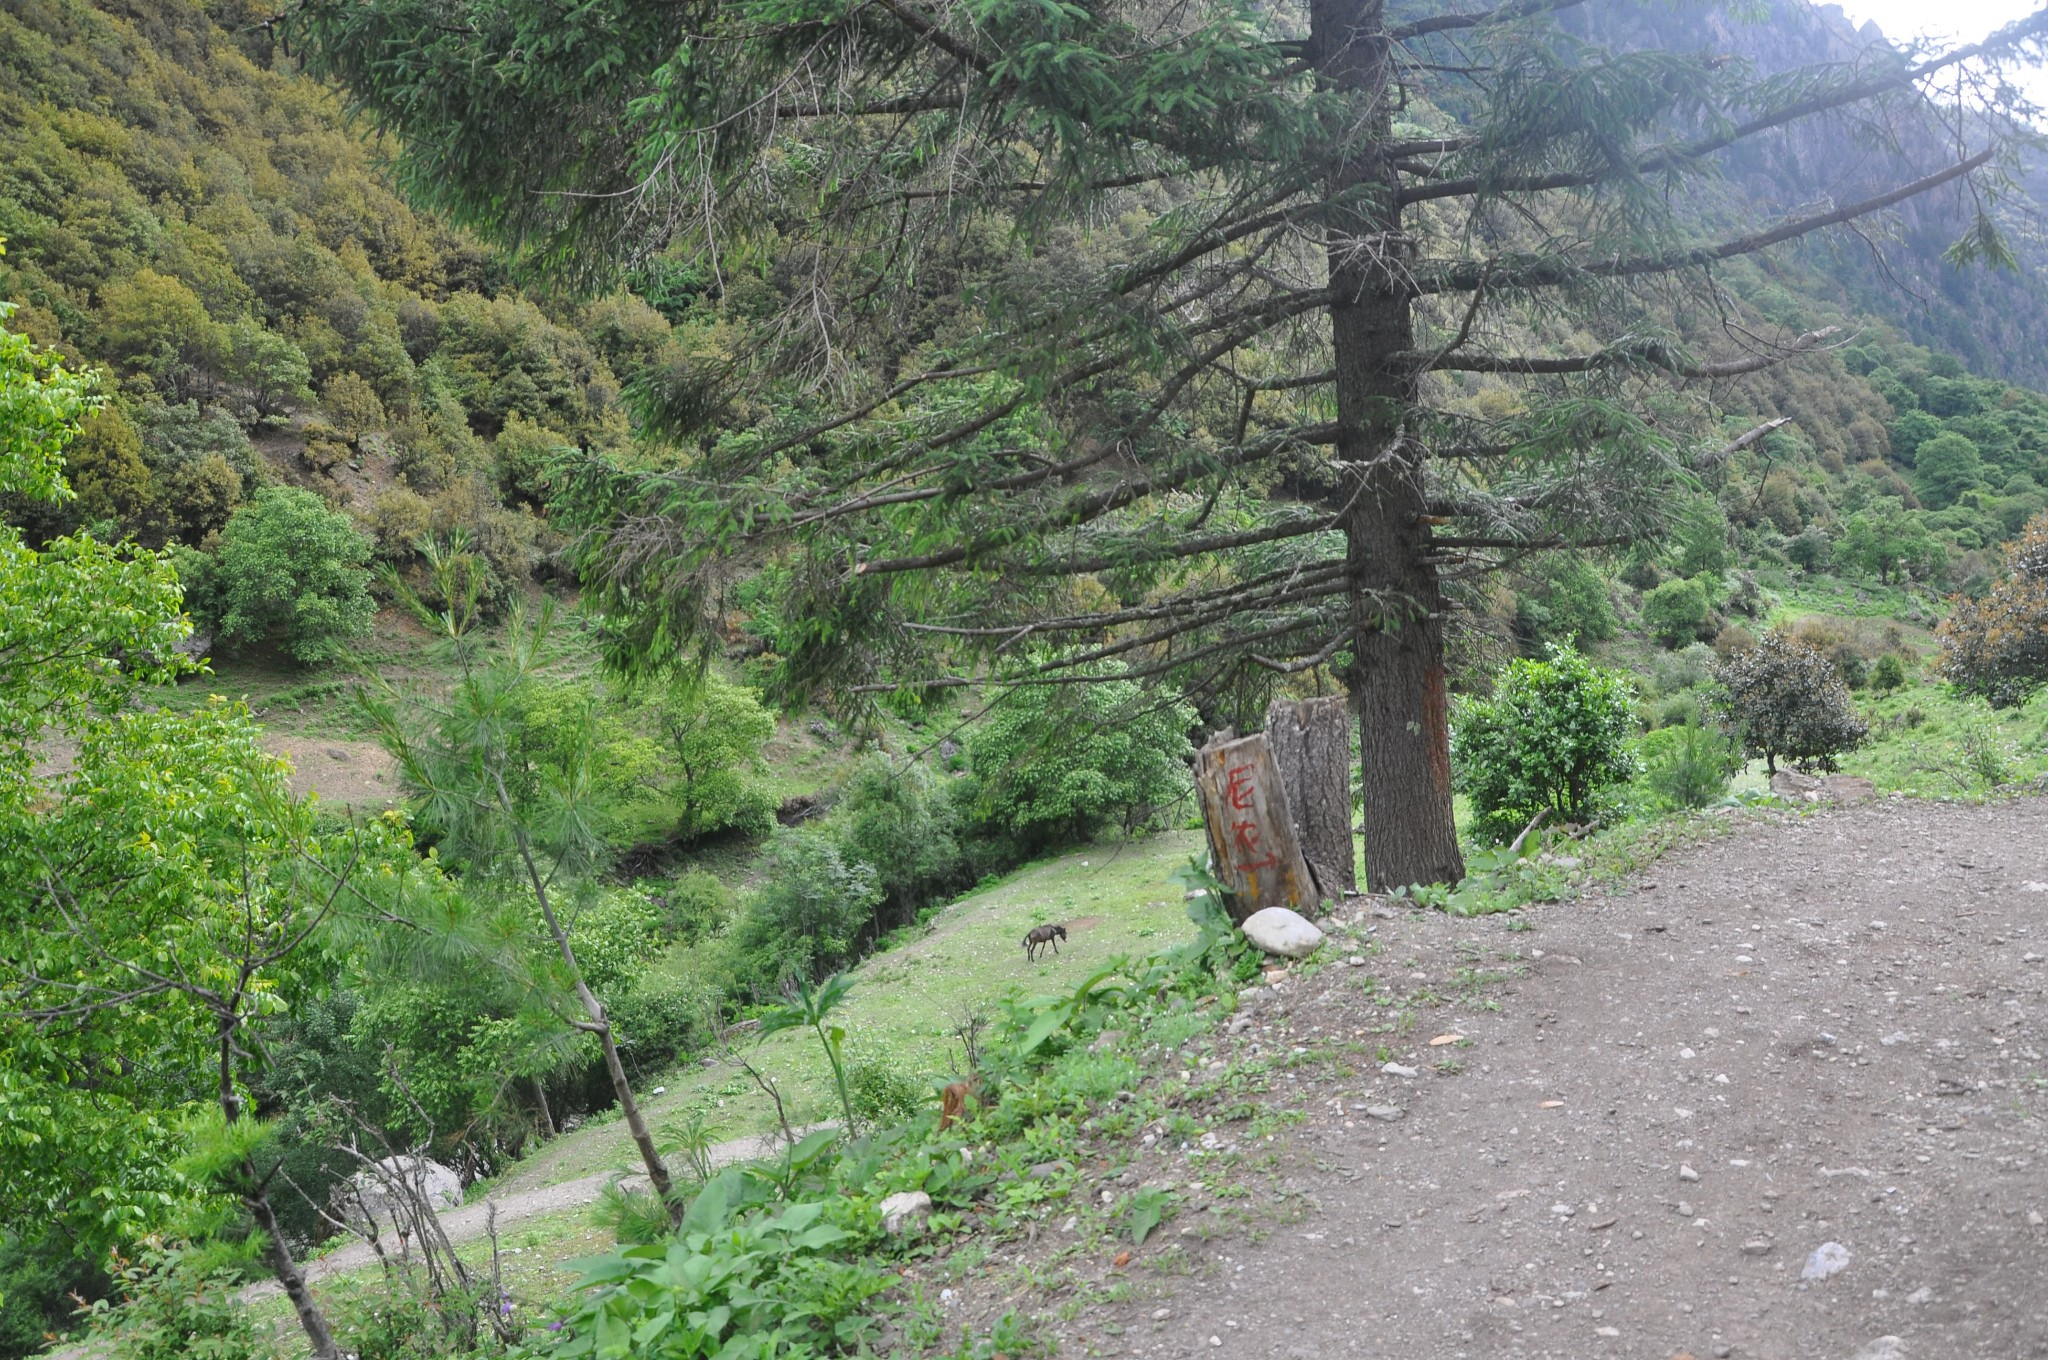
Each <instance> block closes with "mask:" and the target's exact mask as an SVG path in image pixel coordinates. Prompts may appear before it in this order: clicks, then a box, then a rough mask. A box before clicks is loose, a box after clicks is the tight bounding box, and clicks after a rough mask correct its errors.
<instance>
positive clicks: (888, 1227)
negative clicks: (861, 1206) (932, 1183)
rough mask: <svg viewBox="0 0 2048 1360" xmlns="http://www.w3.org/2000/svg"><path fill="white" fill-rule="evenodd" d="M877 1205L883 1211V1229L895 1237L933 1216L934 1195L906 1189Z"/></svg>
mask: <svg viewBox="0 0 2048 1360" xmlns="http://www.w3.org/2000/svg"><path fill="white" fill-rule="evenodd" d="M876 1207H877V1208H878V1209H880V1210H881V1211H882V1231H883V1232H885V1233H888V1234H889V1235H890V1236H891V1237H895V1236H899V1235H901V1234H903V1233H906V1232H908V1231H910V1229H911V1228H912V1227H913V1226H915V1225H916V1224H918V1223H921V1222H923V1221H924V1220H925V1219H927V1218H929V1217H930V1216H931V1212H932V1197H931V1196H930V1195H927V1194H926V1193H925V1192H924V1191H922V1190H905V1191H903V1192H902V1193H901V1194H896V1195H891V1196H889V1198H887V1199H885V1200H883V1201H882V1202H881V1203H880V1204H879V1205H877V1206H876Z"/></svg>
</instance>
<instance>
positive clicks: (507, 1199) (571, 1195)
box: [242, 1137, 782, 1300]
mask: <svg viewBox="0 0 2048 1360" xmlns="http://www.w3.org/2000/svg"><path fill="white" fill-rule="evenodd" d="M781 1146H782V1145H781V1143H780V1141H779V1140H778V1139H775V1138H772V1137H770V1138H735V1139H732V1140H731V1141H730V1142H725V1143H714V1144H713V1145H712V1146H711V1149H710V1157H711V1165H712V1166H714V1167H719V1166H731V1165H732V1164H734V1163H735V1162H747V1161H753V1160H755V1159H756V1158H760V1157H769V1156H773V1155H775V1153H776V1150H777V1149H778V1148H779V1147H781ZM614 1182H618V1183H620V1184H622V1185H623V1186H624V1187H625V1188H626V1189H628V1190H633V1189H645V1188H646V1186H647V1178H646V1176H644V1175H640V1174H628V1173H626V1172H624V1171H619V1170H612V1171H601V1172H598V1173H597V1174H596V1175H591V1176H584V1177H582V1178H581V1179H578V1180H573V1181H563V1182H562V1183H561V1184H559V1185H548V1186H543V1187H541V1188H540V1189H538V1190H525V1191H520V1192H519V1193H516V1194H510V1195H487V1196H485V1197H484V1198H483V1199H479V1200H477V1201H475V1202H474V1203H470V1204H464V1205H463V1206H462V1207H460V1208H458V1209H450V1210H448V1211H447V1212H446V1213H444V1214H442V1215H441V1227H442V1229H443V1230H444V1231H446V1232H447V1234H448V1240H449V1241H451V1242H454V1243H456V1244H458V1245H460V1244H461V1243H464V1242H471V1241H475V1240H476V1239H477V1238H479V1237H482V1236H483V1235H484V1234H485V1233H486V1232H487V1231H489V1223H490V1214H491V1206H492V1205H493V1204H495V1205H496V1206H497V1211H498V1231H499V1232H500V1233H504V1232H506V1231H507V1230H509V1229H511V1228H512V1227H514V1226H515V1225H517V1224H520V1223H523V1222H525V1221H526V1220H528V1219H532V1218H539V1217H541V1216H542V1215H543V1214H551V1213H555V1212H557V1211H558V1210H563V1209H575V1208H580V1207H581V1206H583V1205H586V1204H594V1203H596V1202H597V1198H598V1196H599V1195H601V1194H602V1193H604V1188H605V1187H606V1186H608V1185H611V1184H613V1183H614ZM388 1249H389V1244H387V1250H388ZM376 1263H377V1254H376V1253H375V1252H373V1251H372V1250H370V1247H369V1244H368V1243H365V1242H352V1243H350V1244H349V1245H348V1246H345V1247H339V1248H337V1249H335V1250H334V1251H331V1252H329V1253H327V1254H326V1255H325V1256H321V1257H318V1258H316V1259H314V1260H311V1261H308V1262H306V1264H305V1271H306V1278H307V1279H308V1280H311V1281H313V1282H315V1283H317V1282H319V1281H321V1280H325V1279H328V1278H331V1277H332V1276H335V1275H340V1274H345V1273H347V1272H348V1271H351V1270H360V1269H361V1268H363V1267H365V1266H372V1265H375V1264H376ZM277 1292H279V1286H278V1284H277V1283H276V1282H275V1281H273V1280H265V1281H262V1282H261V1283H258V1284H253V1285H250V1286H249V1287H248V1288H247V1289H245V1290H243V1291H242V1297H243V1298H244V1299H245V1300H253V1299H260V1298H265V1297H267V1296H269V1295H271V1294H275V1293H277Z"/></svg>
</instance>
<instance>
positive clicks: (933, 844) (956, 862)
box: [832, 754, 965, 922]
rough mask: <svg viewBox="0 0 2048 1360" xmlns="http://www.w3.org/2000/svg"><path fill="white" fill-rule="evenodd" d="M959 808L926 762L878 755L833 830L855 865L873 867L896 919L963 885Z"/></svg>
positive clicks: (866, 764)
mask: <svg viewBox="0 0 2048 1360" xmlns="http://www.w3.org/2000/svg"><path fill="white" fill-rule="evenodd" d="M959 822H960V811H959V805H958V803H957V802H955V800H954V798H953V796H952V790H951V789H950V788H948V787H947V786H946V785H945V784H942V783H941V782H940V781H939V780H938V778H937V777H936V776H934V775H933V774H932V772H931V768H930V767H929V766H927V765H925V764H924V763H923V762H922V761H915V760H904V761H898V760H891V759H890V758H889V757H887V756H884V755H879V754H877V755H872V756H869V757H868V758H867V759H866V760H864V761H862V762H861V763H860V765H859V766H858V767H857V768H856V769H855V770H854V772H853V775H852V777H851V778H849V779H848V780H847V782H846V788H845V791H844V792H843V793H842V794H841V795H840V799H839V803H838V806H837V807H835V808H834V809H833V814H832V826H833V828H834V830H835V831H836V832H837V834H838V836H839V848H840V851H841V853H842V854H843V855H845V857H846V858H847V859H849V860H858V861H861V862H863V863H866V864H870V865H873V866H874V869H875V872H876V874H877V875H878V880H879V883H880V885H881V889H882V893H883V895H884V898H885V900H886V902H887V905H888V915H889V918H890V919H891V920H892V921H895V922H904V921H909V920H911V919H913V918H914V917H915V916H916V914H917V911H918V909H919V908H921V907H923V906H924V905H925V904H926V903H927V902H929V901H931V900H932V899H934V898H935V897H938V896H940V895H943V894H945V893H947V892H950V891H953V890H954V889H956V888H959V887H964V886H965V884H964V883H963V882H962V881H961V880H962V877H963V866H964V863H965V861H964V859H963V857H962V855H961V850H960V845H959V842H958V840H957V839H956V836H955V832H956V831H957V829H958V827H959Z"/></svg>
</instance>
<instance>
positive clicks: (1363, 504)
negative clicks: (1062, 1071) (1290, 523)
mask: <svg viewBox="0 0 2048 1360" xmlns="http://www.w3.org/2000/svg"><path fill="white" fill-rule="evenodd" d="M1309 22H1310V46H1311V50H1312V53H1313V57H1314V61H1315V64H1316V68H1317V71H1318V72H1319V73H1320V75H1321V76H1322V77H1323V79H1324V80H1326V81H1327V82H1329V83H1330V84H1331V85H1333V86H1335V87H1337V88H1339V89H1342V90H1345V91H1349V92H1350V93H1351V94H1352V96H1353V100H1352V108H1351V113H1352V116H1353V117H1355V118H1357V119H1360V120H1362V122H1363V123H1364V125H1365V128H1366V130H1367V134H1368V135H1367V137H1366V138H1365V139H1363V140H1364V142H1365V144H1366V145H1367V146H1368V147H1370V146H1373V145H1384V144H1386V143H1387V142H1388V141H1390V139H1391V136H1392V104H1391V100H1392V95H1393V89H1392V80H1391V76H1392V66H1391V61H1390V55H1391V44H1390V43H1389V41H1388V38H1387V35H1386V23H1385V5H1384V0H1313V3H1312V4H1311V5H1310V11H1309ZM1398 190H1399V175H1398V173H1397V171H1396V170H1395V168H1394V166H1393V163H1392V162H1391V160H1389V159H1388V158H1387V157H1385V156H1384V155H1379V154H1374V153H1371V152H1368V153H1367V154H1365V155H1362V156H1360V157H1358V158H1356V159H1354V160H1351V161H1349V162H1346V163H1344V164H1341V165H1338V166H1335V167H1333V168H1332V172H1331V178H1330V193H1331V195H1332V198H1333V202H1332V206H1331V208H1330V210H1329V213H1328V216H1327V219H1326V224H1325V230H1326V234H1327V239H1328V252H1329V273H1330V288H1331V293H1332V294H1333V300H1332V302H1331V304H1330V338H1331V345H1332V349H1333V352H1334V358H1335V360H1336V370H1337V384H1336V393H1337V422H1338V439H1337V458H1338V462H1339V466H1340V468H1341V469H1342V470H1343V475H1342V477H1341V479H1340V484H1339V486H1338V491H1337V498H1336V499H1335V501H1334V507H1335V508H1339V509H1341V510H1342V513H1343V520H1342V524H1343V529H1344V535H1345V541H1346V552H1347V560H1348V561H1349V563H1350V566H1351V585H1352V599H1351V623H1352V626H1353V628H1354V630H1355V633H1354V643H1353V649H1352V655H1353V657H1354V662H1353V665H1352V668H1351V672H1350V674H1349V675H1348V676H1347V677H1346V678H1347V681H1348V683H1349V685H1350V689H1351V693H1352V697H1353V700H1354V701H1355V702H1356V703H1357V705H1358V718H1359V756H1360V764H1361V769H1362V772H1363V775H1364V783H1365V863H1366V877H1367V880H1368V882H1369V885H1370V886H1371V887H1373V888H1374V889H1376V890H1380V891H1384V890H1386V889H1389V888H1394V887H1400V886H1403V885H1405V884H1409V883H1446V882H1456V881H1457V880H1458V879H1459V878H1462V877H1463V876H1464V872H1465V864H1464V859H1463V857H1462V856H1461V855H1460V854H1459V851H1458V835H1457V826H1456V822H1455V821H1454V819H1453V814H1452V810H1451V763H1450V724H1449V704H1448V700H1447V691H1446V688H1445V683H1444V598H1443V591H1442V585H1441V582H1440V581H1439V580H1438V576H1437V570H1436V566H1435V550H1434V548H1433V546H1432V544H1431V527H1430V518H1429V503H1428V497H1427V494H1426V491H1425V487H1424V481H1423V460H1424V450H1423V449H1422V448H1421V446H1420V445H1419V444H1418V443H1417V442H1416V441H1415V440H1413V439H1412V438H1410V437H1409V436H1408V433H1407V430H1406V413H1407V411H1408V410H1409V408H1410V407H1411V406H1412V404H1413V402H1414V400H1415V397H1416V392H1417V377H1416V374H1415V373H1414V371H1413V370H1412V369H1411V368H1410V367H1409V366H1408V365H1406V364H1404V363H1401V362H1399V361H1398V360H1397V359H1396V357H1395V356H1397V355H1401V354H1404V353H1407V352H1409V351H1411V350H1412V349H1413V348H1414V344H1415V324H1414V315H1413V305H1412V303H1413V300H1412V298H1411V296H1410V294H1409V292H1408V285H1407V283H1406V282H1405V279H1406V275H1407V266H1408V264H1409V263H1410V261H1409V255H1410V253H1411V249H1412V247H1411V244H1410V242H1409V241H1408V240H1407V238H1406V236H1405V235H1404V234H1403V233H1402V230H1401V213H1400V207H1399V199H1398ZM1340 195H1341V196H1342V198H1341V201H1336V200H1337V199H1338V196H1340Z"/></svg>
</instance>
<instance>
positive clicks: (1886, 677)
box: [1870, 652, 1906, 694]
mask: <svg viewBox="0 0 2048 1360" xmlns="http://www.w3.org/2000/svg"><path fill="white" fill-rule="evenodd" d="M1905 683H1906V667H1905V663H1904V662H1902V661H1900V660H1899V654H1898V653H1897V652H1886V653H1885V654H1884V655H1883V656H1881V657H1879V658H1878V659H1877V664H1876V665H1874V666H1872V667H1871V668H1870V687H1871V688H1872V689H1874V690H1876V691H1877V692H1878V693H1879V694H1890V693H1891V692H1892V691H1893V690H1895V689H1900V688H1903V687H1904V686H1905Z"/></svg>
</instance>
